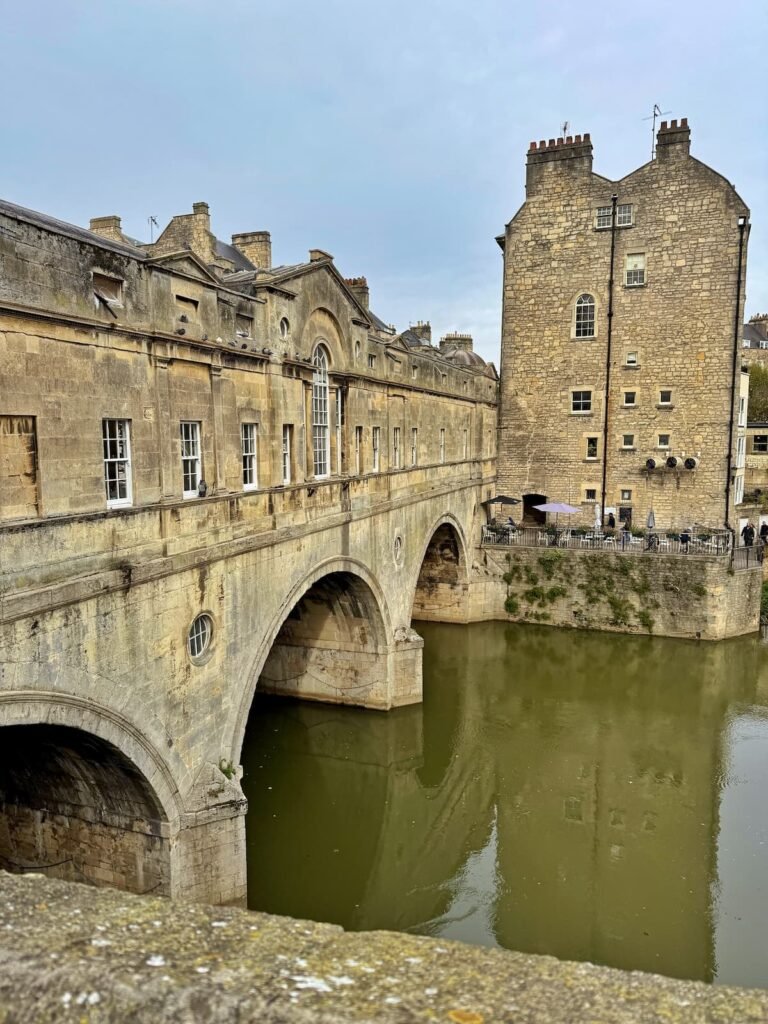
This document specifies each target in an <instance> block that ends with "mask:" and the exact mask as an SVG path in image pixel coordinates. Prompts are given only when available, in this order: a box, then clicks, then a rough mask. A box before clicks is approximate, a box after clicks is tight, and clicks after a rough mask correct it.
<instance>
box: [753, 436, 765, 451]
mask: <svg viewBox="0 0 768 1024" xmlns="http://www.w3.org/2000/svg"><path fill="white" fill-rule="evenodd" d="M752 451H753V452H757V454H758V455H768V434H755V436H754V438H753V439H752Z"/></svg>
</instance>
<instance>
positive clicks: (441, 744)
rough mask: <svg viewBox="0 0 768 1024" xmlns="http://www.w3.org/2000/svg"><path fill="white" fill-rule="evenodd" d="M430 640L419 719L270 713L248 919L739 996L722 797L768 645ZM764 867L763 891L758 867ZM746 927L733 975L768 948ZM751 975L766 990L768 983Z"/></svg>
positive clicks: (293, 708)
mask: <svg viewBox="0 0 768 1024" xmlns="http://www.w3.org/2000/svg"><path fill="white" fill-rule="evenodd" d="M419 630H420V632H421V633H422V635H423V636H424V637H425V641H426V649H425V658H424V671H425V702H424V705H423V706H418V707H410V708H403V709H400V710H398V711H396V712H392V713H390V714H387V715H383V714H381V713H377V712H366V711H359V710H354V709H349V708H336V707H330V706H327V705H320V704H309V703H304V704H302V703H299V702H290V701H284V700H278V699H268V698H264V699H260V700H258V701H257V702H256V704H255V705H254V711H253V714H252V716H251V722H250V724H249V730H248V735H247V738H246V748H245V750H244V753H243V760H244V766H245V772H246V776H245V780H244V786H245V790H246V795H247V796H248V798H249V801H250V812H249V817H248V842H249V850H248V857H249V860H248V870H249V893H250V900H251V904H252V906H253V907H254V908H258V909H263V910H268V911H272V912H276V913H286V914H293V915H297V916H304V917H310V918H316V919H320V920H328V921H336V922H339V923H341V924H343V925H344V926H346V927H348V928H393V929H398V930H413V931H418V932H422V933H429V934H439V935H445V936H449V937H453V938H461V939H464V940H465V941H471V942H479V943H484V944H489V945H492V944H498V945H501V946H505V947H508V948H513V949H520V950H526V951H532V952H540V953H551V954H553V955H555V956H559V957H567V958H570V959H579V960H591V961H593V962H597V963H608V964H612V965H616V966H620V967H626V968H633V969H642V970H654V971H660V972H662V973H664V974H669V975H674V976H680V977H690V978H702V979H707V980H711V979H713V978H715V977H717V979H718V980H729V979H728V977H726V978H724V977H723V972H722V971H720V972H718V969H717V965H716V956H715V934H716V921H715V918H716V916H717V915H718V914H720V916H724V917H728V915H727V914H726V913H725V911H724V909H723V904H722V900H723V897H722V895H719V885H718V879H717V856H718V852H717V851H718V834H719V831H720V828H721V817H720V807H721V790H722V788H723V786H724V783H725V781H726V769H725V767H724V764H725V760H726V759H727V757H728V750H729V749H730V745H729V742H728V740H727V738H728V737H729V735H730V732H729V729H730V725H729V723H730V722H731V721H732V720H734V719H735V717H736V716H740V720H743V719H744V718H745V717H746V719H747V720H749V721H753V720H754V718H755V716H756V715H758V717H759V716H760V715H761V714H762V712H761V711H760V710H759V709H760V708H762V707H763V706H764V705H765V703H767V701H766V699H765V696H764V694H768V675H767V674H766V669H765V668H764V667H763V661H764V659H765V657H766V653H765V649H764V648H762V649H761V648H760V647H759V645H758V644H757V643H756V642H755V641H753V640H752V639H751V638H747V639H742V640H737V641H729V642H727V643H722V644H718V645H710V644H706V645H704V644H698V645H697V644H694V643H687V642H683V641H670V640H663V639H655V638H645V637H620V636H607V635H600V634H597V633H575V632H560V631H555V630H550V629H544V628H541V629H537V628H534V627H522V626H514V625H506V624H501V623H486V624H479V625H474V626H467V627H464V626H443V625H436V624H427V623H424V624H420V626H419ZM760 736H761V737H762V740H761V742H762V747H761V750H762V753H763V755H765V752H766V750H768V735H766V732H765V731H763V732H761V733H760ZM753 749H757V748H756V747H753ZM763 763H765V757H763ZM742 803H743V801H742ZM724 806H728V807H730V805H729V804H728V802H727V801H726V804H725V805H724ZM734 807H735V809H734V810H733V811H731V810H729V817H728V830H729V833H728V834H729V843H730V844H731V846H734V845H735V846H736V847H739V848H741V839H740V835H741V832H742V831H743V825H744V821H743V815H740V813H739V810H738V807H737V806H736V805H734ZM746 807H748V809H749V811H748V813H751V814H754V810H755V807H754V800H752V801H747V802H746ZM745 813H747V812H745ZM732 819H733V820H732ZM762 821H763V816H761V825H762ZM761 834H762V833H761ZM759 841H760V840H759V839H756V840H755V842H759ZM720 844H721V846H722V837H720ZM765 849H766V850H768V847H766V848H765ZM748 859H749V864H750V865H751V875H752V877H753V878H755V877H756V873H757V874H759V873H760V872H763V875H764V874H765V869H764V858H761V857H760V856H754V857H750V858H748ZM762 880H763V879H762V878H761V879H760V880H759V881H760V883H762ZM757 884H758V883H757V882H755V885H757ZM718 897H719V899H718ZM736 916H738V915H736ZM741 916H742V918H743V916H744V915H741ZM747 917H749V914H748V913H747ZM752 917H753V918H754V920H752V922H751V923H750V924H748V925H744V924H743V921H742V923H741V924H739V922H731V926H730V930H729V929H723V928H721V927H718V930H717V956H718V959H720V960H724V961H727V962H729V963H730V962H731V961H734V962H735V961H737V960H738V957H736V956H734V955H732V947H733V945H734V943H736V944H738V943H740V942H743V941H744V940H745V929H746V931H748V932H750V936H749V941H756V940H757V939H759V940H760V945H761V948H762V946H763V945H765V944H764V942H763V941H762V939H763V936H762V934H759V935H757V936H755V935H754V934H753V932H754V930H755V928H757V930H758V931H760V930H761V929H762V927H763V926H762V923H761V922H759V921H758V920H757V917H756V916H755V915H752ZM728 919H729V920H730V918H728ZM726 973H727V974H728V975H730V973H731V971H730V968H729V969H728V970H727V971H726ZM742 973H743V972H742ZM747 973H749V975H750V977H749V979H748V980H749V981H750V982H751V983H752V984H766V983H768V968H767V969H766V971H765V972H764V973H763V974H762V976H761V977H756V976H755V975H756V974H760V973H761V968H760V967H759V966H757V965H754V966H752V967H750V968H749V970H748V972H747ZM739 980H740V981H741V983H745V981H744V979H743V978H740V979H739Z"/></svg>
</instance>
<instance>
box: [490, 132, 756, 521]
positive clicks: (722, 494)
mask: <svg viewBox="0 0 768 1024" xmlns="http://www.w3.org/2000/svg"><path fill="white" fill-rule="evenodd" d="M689 149H690V131H689V129H688V125H687V122H686V121H685V120H683V121H681V122H680V124H678V123H677V122H676V121H672V122H671V123H670V124H667V123H666V122H664V123H663V124H662V126H661V129H660V131H659V133H658V138H657V150H656V156H655V159H654V160H652V161H651V162H649V163H647V164H645V165H643V166H642V167H640V168H638V169H637V170H635V171H633V172H631V173H630V174H628V175H627V176H626V177H624V178H622V179H621V180H619V181H609V180H607V179H606V178H604V177H602V176H601V175H599V174H595V173H593V171H592V144H591V141H590V138H589V136H588V135H585V136H584V137H583V138H582V137H581V136H576V137H575V138H571V137H569V138H567V139H558V140H554V139H551V140H549V142H540V143H538V144H537V143H535V142H534V143H531V147H530V150H529V152H528V166H527V177H526V200H525V203H524V204H523V206H522V207H521V209H520V210H519V211H518V212H517V214H516V215H515V216H514V218H513V219H512V220H511V221H510V223H509V224H508V225H507V228H506V231H505V234H504V235H503V236H502V237H500V239H499V243H500V244H501V245H502V248H503V249H504V267H505V269H504V311H503V327H502V333H503V336H502V361H501V378H502V384H501V407H500V432H499V488H500V490H501V491H503V492H505V493H508V494H511V495H515V496H519V497H523V498H524V499H525V498H526V497H527V501H526V512H527V513H528V514H529V516H533V515H535V513H533V512H532V509H531V506H533V505H534V504H539V503H542V502H543V501H544V500H549V501H566V502H569V503H571V504H574V505H577V506H581V508H582V516H581V517H580V518H581V521H582V522H583V523H585V524H587V523H592V522H593V521H594V518H595V506H596V505H597V506H598V514H599V511H600V509H599V507H600V506H601V505H602V506H603V507H608V508H615V509H616V510H618V514H617V518H628V517H631V520H632V522H633V523H634V524H635V525H640V526H643V525H645V522H646V518H647V515H648V513H649V511H650V510H651V509H653V510H654V513H655V517H656V523H657V525H658V526H660V527H663V528H674V527H679V526H680V525H682V524H684V523H686V522H690V521H696V522H699V523H702V524H704V525H708V526H710V527H716V526H722V525H723V524H724V523H725V522H726V521H730V520H732V519H733V517H734V501H735V497H736V494H735V490H736V470H735V465H734V463H735V455H736V438H735V427H736V421H737V417H738V396H739V388H740V383H739V379H738V369H739V365H740V360H739V359H738V358H736V357H737V356H738V355H740V349H741V340H740V337H736V338H735V337H734V324H741V322H742V318H743V300H744V288H743V281H744V274H745V270H746V242H747V235H748V224H747V223H746V218H747V217H748V212H749V211H748V210H747V207H746V206H745V205H744V203H743V202H742V200H741V199H740V198H739V196H738V195H737V194H736V192H735V190H734V188H733V187H732V186H731V185H730V184H729V183H728V182H727V181H726V180H725V179H724V178H723V177H722V176H721V175H720V174H718V173H716V172H715V171H713V170H711V169H710V168H709V167H707V166H705V165H704V164H702V163H701V162H700V161H698V160H696V159H694V158H693V157H691V155H690V152H689ZM614 196H615V197H616V199H615V201H614V200H613V198H612V197H614ZM614 202H615V212H614ZM741 218H744V222H743V226H742V227H740V224H739V222H740V219H741ZM614 223H615V225H616V227H615V231H614V230H613V229H612V224H614ZM612 243H613V247H614V256H613V261H612V258H611V252H612ZM740 248H741V268H742V280H741V287H740V293H739V294H738V297H737V290H738V289H737V277H738V266H739V258H740ZM612 268H613V272H612ZM612 277H613V280H612V282H611V278H612ZM609 311H610V312H611V313H612V316H609ZM611 325H612V326H611ZM609 331H610V350H609V344H608V335H609ZM737 347H738V349H739V351H738V352H735V351H734V350H735V348H737ZM731 424H733V427H734V429H733V430H731ZM729 440H730V444H731V448H730V455H729ZM668 460H672V462H671V463H670V462H669V461H668ZM686 460H688V461H686ZM688 467H690V468H688ZM729 470H730V479H729ZM603 478H605V483H603ZM726 491H727V492H728V509H727V511H726Z"/></svg>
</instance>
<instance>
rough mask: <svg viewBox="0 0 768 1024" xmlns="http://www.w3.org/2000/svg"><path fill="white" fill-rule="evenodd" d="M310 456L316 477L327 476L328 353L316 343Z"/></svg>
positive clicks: (329, 441)
mask: <svg viewBox="0 0 768 1024" xmlns="http://www.w3.org/2000/svg"><path fill="white" fill-rule="evenodd" d="M312 363H313V365H314V368H315V369H314V373H313V374H312V456H313V471H314V475H315V476H316V477H324V476H328V473H329V472H330V462H331V439H330V435H329V431H328V353H327V352H326V350H325V348H324V347H323V346H322V345H318V346H317V348H316V349H315V354H314V356H313V357H312Z"/></svg>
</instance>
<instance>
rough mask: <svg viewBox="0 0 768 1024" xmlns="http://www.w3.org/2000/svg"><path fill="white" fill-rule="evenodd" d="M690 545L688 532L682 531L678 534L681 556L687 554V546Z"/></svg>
mask: <svg viewBox="0 0 768 1024" xmlns="http://www.w3.org/2000/svg"><path fill="white" fill-rule="evenodd" d="M690 543H691V533H690V530H683V532H682V533H681V534H680V546H681V547H682V549H683V554H684V555H687V554H688V545H689V544H690Z"/></svg>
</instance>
